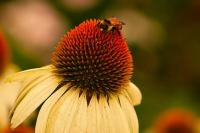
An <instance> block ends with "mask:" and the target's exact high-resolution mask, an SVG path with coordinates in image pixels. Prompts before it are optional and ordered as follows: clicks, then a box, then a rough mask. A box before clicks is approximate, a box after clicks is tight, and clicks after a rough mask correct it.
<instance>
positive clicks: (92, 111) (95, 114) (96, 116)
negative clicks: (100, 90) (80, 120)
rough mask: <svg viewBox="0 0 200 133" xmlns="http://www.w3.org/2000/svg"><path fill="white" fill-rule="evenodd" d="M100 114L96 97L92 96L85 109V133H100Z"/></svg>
mask: <svg viewBox="0 0 200 133" xmlns="http://www.w3.org/2000/svg"><path fill="white" fill-rule="evenodd" d="M100 119H101V113H100V110H99V103H98V101H97V96H96V95H93V97H92V99H91V101H90V103H89V105H88V108H87V131H86V132H87V133H101V129H100V128H101V127H100V126H101V125H100V124H101V123H100Z"/></svg>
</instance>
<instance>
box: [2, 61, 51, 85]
mask: <svg viewBox="0 0 200 133" xmlns="http://www.w3.org/2000/svg"><path fill="white" fill-rule="evenodd" d="M52 68H53V66H52V65H48V66H44V67H40V68H34V69H28V70H24V71H21V72H17V73H14V74H12V75H10V76H9V77H8V78H7V79H6V80H5V82H7V83H9V82H16V81H20V82H26V81H27V80H29V79H30V77H34V76H33V75H32V74H33V73H35V75H40V74H43V73H45V72H46V71H49V70H52Z"/></svg>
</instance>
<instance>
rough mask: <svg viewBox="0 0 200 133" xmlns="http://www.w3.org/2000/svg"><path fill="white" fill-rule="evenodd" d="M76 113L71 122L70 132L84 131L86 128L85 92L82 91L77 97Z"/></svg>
mask: <svg viewBox="0 0 200 133" xmlns="http://www.w3.org/2000/svg"><path fill="white" fill-rule="evenodd" d="M78 105H79V106H78V108H77V112H76V115H75V116H74V119H73V121H72V123H71V128H70V133H78V132H80V131H82V132H86V128H87V121H86V120H87V107H88V106H87V100H86V94H85V93H82V94H81V96H80V97H79V103H78Z"/></svg>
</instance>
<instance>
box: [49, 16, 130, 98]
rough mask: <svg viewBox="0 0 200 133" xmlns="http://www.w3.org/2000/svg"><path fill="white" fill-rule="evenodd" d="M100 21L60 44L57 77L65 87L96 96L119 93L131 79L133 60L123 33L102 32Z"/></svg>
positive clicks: (73, 32)
mask: <svg viewBox="0 0 200 133" xmlns="http://www.w3.org/2000/svg"><path fill="white" fill-rule="evenodd" d="M98 22H100V20H90V21H86V22H83V23H81V24H80V25H79V26H78V27H76V28H75V29H73V30H71V31H70V32H69V33H68V34H67V35H65V36H64V37H63V38H62V40H61V41H60V42H59V45H58V46H57V49H56V51H55V53H54V54H53V58H52V60H53V64H54V66H55V67H56V70H55V73H56V74H57V75H59V76H62V77H63V82H64V83H70V84H71V85H72V86H75V87H78V88H81V89H82V90H88V91H90V92H92V93H93V92H96V93H97V94H102V93H103V94H108V92H116V91H118V90H119V88H120V86H122V85H123V84H124V83H127V82H128V81H129V80H130V78H131V75H132V71H133V65H132V56H131V54H130V51H129V49H128V46H127V44H126V42H125V40H124V39H123V37H122V33H121V31H117V29H116V30H114V31H102V30H101V29H100V28H99V27H98V26H97V24H98Z"/></svg>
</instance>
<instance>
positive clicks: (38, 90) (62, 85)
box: [8, 20, 141, 133]
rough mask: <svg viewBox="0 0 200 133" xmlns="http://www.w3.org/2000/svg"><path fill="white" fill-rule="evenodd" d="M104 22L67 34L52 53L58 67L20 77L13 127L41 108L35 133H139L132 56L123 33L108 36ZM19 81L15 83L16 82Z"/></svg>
mask: <svg viewBox="0 0 200 133" xmlns="http://www.w3.org/2000/svg"><path fill="white" fill-rule="evenodd" d="M99 22H100V20H89V21H86V22H83V23H81V24H80V25H79V26H78V27H76V28H75V29H72V30H71V31H70V32H68V33H67V34H66V35H65V36H64V37H63V38H62V39H61V41H60V42H59V44H58V46H57V48H56V51H55V52H54V54H53V57H52V60H53V65H49V66H46V67H42V68H37V69H32V70H27V71H23V72H20V73H17V74H16V75H14V76H12V77H11V78H10V79H8V82H14V81H16V82H21V83H22V86H23V87H22V89H21V92H20V93H19V96H18V98H17V100H16V103H15V106H14V107H13V109H12V111H11V112H12V113H11V116H12V119H11V125H12V127H16V126H18V125H19V124H20V123H21V122H23V121H24V120H25V119H26V118H27V117H28V116H29V115H30V114H31V113H32V112H33V111H34V110H35V109H36V108H37V107H39V106H40V105H41V104H42V103H43V105H42V106H41V109H40V112H39V115H38V119H37V122H36V128H35V130H36V131H35V132H36V133H78V132H84V133H94V132H97V133H116V132H118V133H124V132H126V133H137V132H138V120H137V115H136V113H135V110H134V108H133V107H132V106H133V105H137V104H139V103H140V101H141V93H140V91H139V89H138V88H137V87H136V86H135V85H134V84H133V83H131V82H130V78H131V75H132V70H133V66H132V57H131V54H130V51H129V49H128V47H127V44H126V42H125V40H124V39H123V37H122V33H121V31H120V30H109V31H103V30H101V28H99V27H98V26H97V25H98V23H99ZM13 77H14V78H13Z"/></svg>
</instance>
